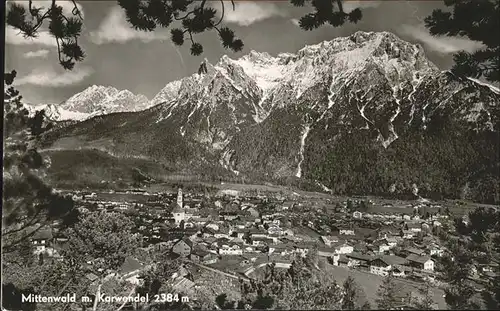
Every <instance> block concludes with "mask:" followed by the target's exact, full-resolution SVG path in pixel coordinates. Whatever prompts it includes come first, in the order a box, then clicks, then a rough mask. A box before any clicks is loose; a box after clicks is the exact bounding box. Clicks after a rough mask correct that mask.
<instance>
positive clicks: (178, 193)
mask: <svg viewBox="0 0 500 311" xmlns="http://www.w3.org/2000/svg"><path fill="white" fill-rule="evenodd" d="M177 207H179V208H183V202H182V189H181V188H179V190H178V191H177Z"/></svg>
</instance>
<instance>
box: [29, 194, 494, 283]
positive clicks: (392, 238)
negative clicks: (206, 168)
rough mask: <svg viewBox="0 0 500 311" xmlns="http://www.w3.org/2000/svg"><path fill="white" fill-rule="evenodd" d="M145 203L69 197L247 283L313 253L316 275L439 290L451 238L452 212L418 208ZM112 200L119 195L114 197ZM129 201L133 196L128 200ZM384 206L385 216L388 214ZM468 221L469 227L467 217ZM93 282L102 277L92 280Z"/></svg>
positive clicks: (180, 198) (44, 240)
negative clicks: (392, 280)
mask: <svg viewBox="0 0 500 311" xmlns="http://www.w3.org/2000/svg"><path fill="white" fill-rule="evenodd" d="M129 194H130V195H131V196H134V195H135V196H137V197H138V198H139V197H140V198H141V199H140V200H135V201H134V200H130V199H128V201H124V200H121V201H120V200H116V199H113V196H109V195H108V198H106V196H105V195H104V196H103V195H101V194H96V193H88V192H73V199H74V200H75V201H76V202H78V204H79V206H80V208H81V209H88V210H106V211H115V212H122V213H126V214H127V215H129V216H132V219H134V222H135V224H136V228H134V232H135V234H137V235H138V236H140V237H141V243H142V247H143V248H144V249H155V250H157V251H161V252H164V253H165V254H168V256H170V257H169V258H179V259H181V260H182V261H183V262H185V263H186V266H188V265H189V266H191V267H196V268H197V269H198V270H199V269H204V270H207V271H211V272H215V273H218V274H219V275H223V276H227V277H229V278H233V279H251V278H255V277H256V276H257V275H258V272H259V269H261V268H263V267H265V266H267V265H270V264H273V265H274V266H275V267H276V268H284V269H286V268H289V267H290V265H291V264H292V260H293V258H294V256H296V255H297V254H299V255H300V256H307V255H308V254H315V256H317V257H318V259H319V261H320V262H321V263H322V264H321V265H320V266H318V269H330V268H335V269H336V268H339V269H344V270H348V271H358V272H360V273H365V274H372V275H377V276H381V277H385V276H387V275H389V274H390V275H392V276H394V277H396V278H398V279H400V280H404V281H405V282H412V283H422V284H423V283H429V284H432V286H435V287H436V288H440V287H442V286H443V285H445V284H443V283H442V279H441V277H440V276H441V271H440V270H439V265H438V261H439V257H441V256H443V255H444V254H445V253H446V252H447V249H446V248H445V247H444V246H443V245H442V243H441V242H440V234H441V233H442V232H443V231H446V230H452V229H450V228H453V225H452V223H451V222H452V219H451V214H450V212H449V209H448V208H445V207H443V206H441V205H437V204H430V203H428V202H416V203H415V204H412V205H410V206H407V208H406V209H402V211H409V210H411V211H412V212H411V213H407V212H401V213H394V212H393V211H394V210H395V208H394V207H391V206H390V204H389V205H386V206H385V207H386V208H387V209H388V210H390V211H391V212H385V213H384V212H369V211H370V210H377V208H375V207H376V205H377V204H376V203H374V202H373V201H372V200H364V199H359V198H352V199H349V200H346V201H341V202H334V201H332V200H329V199H316V200H313V199H311V198H308V199H305V198H301V197H300V196H295V197H293V198H284V197H279V196H264V195H256V196H243V195H235V194H234V193H231V192H227V193H218V194H217V195H213V196H207V195H206V194H196V193H190V192H187V193H184V192H183V190H182V189H180V188H179V189H178V191H177V193H158V194H149V193H147V192H138V193H135V194H134V193H130V192H129ZM115 197H116V195H115ZM129 197H130V196H129ZM383 207H384V206H380V207H379V210H383ZM463 221H467V219H466V217H464V219H463ZM64 241H65V237H63V236H60V235H58V233H57V231H56V230H45V231H40V232H39V233H38V234H37V235H36V236H34V237H33V239H32V244H33V246H34V248H35V253H36V254H37V255H38V256H50V257H57V256H58V252H57V248H58V247H60V246H61V245H62V247H64ZM493 265H495V264H494V263H491V264H489V265H481V266H479V265H478V266H477V267H475V269H476V271H474V273H473V275H474V277H473V278H472V280H471V281H472V282H474V284H476V285H477V290H478V291H480V290H481V283H482V280H481V276H482V275H484V274H486V275H487V274H492V273H493V272H492V271H494V269H495V267H494V266H493ZM144 269H146V265H145V264H144V263H142V262H141V261H140V260H139V259H137V258H128V259H127V260H126V262H125V263H124V265H123V267H122V270H121V272H120V277H121V279H123V280H126V281H128V282H130V283H134V284H140V282H141V280H140V277H139V275H140V273H141V271H143V270H144ZM88 278H90V279H92V278H96V276H95V274H92V273H90V274H89V276H88ZM173 286H174V288H176V289H178V290H179V291H182V292H190V290H192V289H193V288H194V287H196V286H197V281H196V280H195V279H193V277H192V275H190V273H189V272H187V270H186V271H184V272H182V273H181V272H180V273H178V274H177V276H176V279H175V282H174V285H173Z"/></svg>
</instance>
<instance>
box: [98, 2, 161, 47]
mask: <svg viewBox="0 0 500 311" xmlns="http://www.w3.org/2000/svg"><path fill="white" fill-rule="evenodd" d="M169 37H170V36H169V35H168V34H167V33H165V32H161V31H159V30H157V31H152V32H145V31H138V30H135V29H133V28H132V26H131V25H129V24H128V22H127V20H126V18H125V12H124V11H123V9H121V8H119V7H114V8H112V9H111V11H110V12H109V13H108V15H107V16H106V17H105V18H104V20H103V21H102V22H101V24H100V25H99V27H98V28H97V30H95V31H92V32H90V40H91V41H92V42H94V43H95V44H106V43H112V42H115V43H125V42H127V41H130V40H141V41H143V42H151V41H155V40H165V39H168V38H169Z"/></svg>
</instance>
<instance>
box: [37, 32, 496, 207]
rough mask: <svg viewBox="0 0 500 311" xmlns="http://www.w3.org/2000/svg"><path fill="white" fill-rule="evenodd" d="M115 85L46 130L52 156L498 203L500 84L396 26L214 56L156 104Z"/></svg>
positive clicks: (69, 105) (79, 100)
mask: <svg viewBox="0 0 500 311" xmlns="http://www.w3.org/2000/svg"><path fill="white" fill-rule="evenodd" d="M107 90H109V88H104V87H97V86H94V87H91V88H89V89H87V90H85V91H84V92H82V93H79V94H77V95H75V96H73V97H72V98H70V99H69V100H68V101H67V102H65V103H64V104H63V105H61V106H60V107H62V108H64V109H66V110H68V111H72V112H78V113H82V114H86V117H85V118H80V120H83V121H81V122H72V123H70V124H68V125H65V126H63V127H56V128H55V129H54V130H52V131H50V132H49V133H47V135H46V136H45V139H44V148H45V149H46V150H47V152H51V153H54V152H59V151H67V150H80V151H81V152H83V151H82V150H86V151H87V152H88V150H95V152H102V153H105V154H106V156H111V157H114V158H116V160H117V161H120V159H121V158H123V157H127V158H137V159H142V160H145V161H152V162H154V163H158V164H161V165H162V166H163V167H165V168H166V169H167V170H168V171H169V172H176V173H180V174H198V175H202V176H204V177H211V178H214V177H220V178H231V177H233V178H236V177H238V178H242V179H246V180H251V181H255V180H259V181H262V180H266V181H277V182H281V183H289V182H292V183H302V182H303V181H308V182H310V183H312V184H316V185H319V186H320V187H321V188H322V189H324V190H327V191H331V192H334V193H338V194H375V195H398V196H408V195H409V196H420V195H422V196H426V197H436V198H441V197H462V198H467V199H473V200H477V201H481V202H490V203H491V202H499V201H500V190H499V187H498V184H500V183H499V181H500V180H499V179H498V174H497V173H498V171H499V168H500V166H499V163H500V162H499V156H498V150H499V147H500V146H499V134H498V130H499V128H500V126H499V119H500V113H499V109H500V108H499V105H500V91H499V90H498V89H496V88H494V87H492V86H489V85H486V84H484V83H481V82H479V81H477V80H475V79H470V78H467V77H460V76H456V75H454V74H452V73H451V72H448V71H441V70H439V69H438V68H437V67H436V66H435V65H434V64H432V62H430V61H429V60H428V59H427V57H426V56H425V53H424V51H423V49H422V47H421V46H419V45H415V44H411V43H408V42H405V41H403V40H401V39H400V38H398V37H397V36H395V35H394V34H392V33H389V32H356V33H354V34H353V35H351V36H349V37H342V38H336V39H334V40H332V41H325V42H322V43H320V44H317V45H310V46H306V47H304V48H302V49H301V50H299V51H298V52H297V53H295V54H291V53H283V54H279V55H277V56H271V55H269V54H268V53H260V52H255V51H252V52H250V53H249V54H248V55H245V56H243V57H241V58H239V59H236V60H234V59H231V58H229V57H227V56H223V57H222V58H221V59H220V60H219V61H218V62H217V63H216V64H211V63H210V62H209V61H208V60H204V61H203V62H202V64H201V66H200V70H199V72H198V73H194V74H192V75H191V76H188V77H185V78H183V79H181V80H178V81H174V82H171V83H168V84H167V85H166V86H165V87H164V88H163V89H162V90H161V91H160V92H159V93H158V94H157V95H156V96H155V97H154V98H153V99H152V100H151V101H149V100H147V99H146V98H145V97H144V96H140V95H137V96H136V95H133V94H132V93H130V92H128V91H118V90H116V89H113V91H111V92H109V91H107ZM110 94H111V96H109V95H110ZM59 178H62V177H61V176H59Z"/></svg>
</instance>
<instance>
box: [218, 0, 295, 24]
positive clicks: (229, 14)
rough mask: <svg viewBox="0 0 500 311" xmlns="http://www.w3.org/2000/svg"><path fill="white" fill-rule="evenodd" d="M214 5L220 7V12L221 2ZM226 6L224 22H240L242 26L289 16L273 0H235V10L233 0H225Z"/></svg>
mask: <svg viewBox="0 0 500 311" xmlns="http://www.w3.org/2000/svg"><path fill="white" fill-rule="evenodd" d="M212 5H213V6H214V7H215V8H216V9H218V13H220V4H219V5H217V3H215V2H214V4H212ZM224 6H225V14H224V22H226V23H233V24H238V25H240V26H249V25H251V24H253V23H256V22H260V21H263V20H265V19H268V18H271V17H275V16H279V17H285V16H287V13H286V12H285V11H283V10H280V8H279V7H278V6H277V5H276V4H275V3H272V2H264V1H259V2H252V1H241V2H240V1H238V2H236V1H235V7H234V10H233V7H232V4H231V2H230V1H224Z"/></svg>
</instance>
